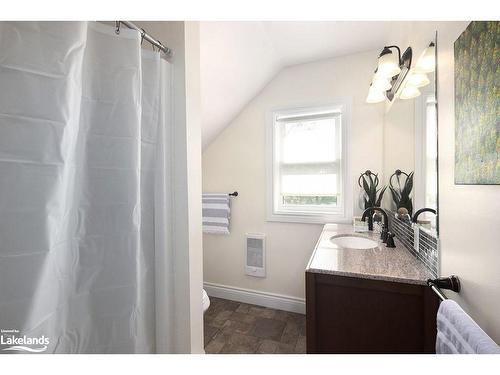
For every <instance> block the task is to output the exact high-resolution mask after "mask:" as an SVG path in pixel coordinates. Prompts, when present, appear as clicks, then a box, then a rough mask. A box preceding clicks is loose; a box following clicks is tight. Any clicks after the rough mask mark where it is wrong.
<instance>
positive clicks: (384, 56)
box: [377, 48, 401, 78]
mask: <svg viewBox="0 0 500 375" xmlns="http://www.w3.org/2000/svg"><path fill="white" fill-rule="evenodd" d="M399 72H401V69H400V68H399V58H398V56H397V55H396V54H394V53H392V51H391V50H390V49H388V48H384V50H383V51H382V53H381V54H380V57H379V58H378V67H377V74H379V75H380V76H382V77H385V78H390V77H394V76H396V75H398V74H399Z"/></svg>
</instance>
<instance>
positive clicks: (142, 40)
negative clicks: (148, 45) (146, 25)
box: [141, 29, 146, 46]
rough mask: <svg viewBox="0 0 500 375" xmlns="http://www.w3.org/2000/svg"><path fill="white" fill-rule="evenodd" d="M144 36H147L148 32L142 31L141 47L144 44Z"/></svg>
mask: <svg viewBox="0 0 500 375" xmlns="http://www.w3.org/2000/svg"><path fill="white" fill-rule="evenodd" d="M144 34H146V30H144V29H141V46H142V42H144Z"/></svg>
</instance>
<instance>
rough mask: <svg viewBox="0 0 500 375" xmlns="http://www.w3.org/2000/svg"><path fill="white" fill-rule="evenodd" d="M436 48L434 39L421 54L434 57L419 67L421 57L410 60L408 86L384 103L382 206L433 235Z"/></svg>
mask: <svg viewBox="0 0 500 375" xmlns="http://www.w3.org/2000/svg"><path fill="white" fill-rule="evenodd" d="M436 49H437V48H436V38H435V35H434V36H432V37H429V47H428V49H427V50H426V51H424V52H423V54H429V53H432V56H433V58H432V59H431V58H428V59H427V61H426V63H425V64H426V65H425V67H421V65H422V64H419V62H420V61H422V58H423V55H422V56H413V61H412V65H411V68H410V72H409V74H412V75H411V76H409V77H408V78H407V80H408V83H411V85H408V83H407V84H406V86H404V87H403V88H402V89H400V91H399V93H398V94H397V95H396V97H395V98H394V99H393V100H392V101H391V102H388V103H387V105H386V112H385V116H384V176H385V179H386V181H385V183H386V184H387V185H388V191H387V194H388V195H389V196H388V197H387V198H386V199H385V200H384V202H385V208H387V209H389V210H391V211H393V212H395V213H398V212H399V216H398V217H399V218H400V219H408V220H410V221H416V224H417V225H420V226H421V227H422V228H425V229H426V230H427V231H428V232H429V233H430V234H433V235H434V236H437V233H438V226H439V225H438V220H437V211H438V131H437V129H438V120H437V90H436V55H435V54H436ZM408 87H410V89H408V90H406V88H408ZM404 90H406V93H405V94H406V95H404V98H403V95H401V93H402V92H403V91H404ZM398 194H400V196H399V197H398ZM406 195H408V197H406ZM398 199H399V202H398ZM402 207H403V208H404V209H403V210H401V208H402ZM422 209H426V211H421V210H422ZM434 212H435V213H434ZM415 214H417V215H418V216H415Z"/></svg>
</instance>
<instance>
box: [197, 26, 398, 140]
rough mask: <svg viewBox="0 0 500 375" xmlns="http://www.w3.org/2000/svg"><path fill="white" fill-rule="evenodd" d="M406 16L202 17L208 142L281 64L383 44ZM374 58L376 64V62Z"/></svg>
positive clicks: (204, 124)
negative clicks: (219, 19)
mask: <svg viewBox="0 0 500 375" xmlns="http://www.w3.org/2000/svg"><path fill="white" fill-rule="evenodd" d="M401 23H402V22H382V21H377V22H366V21H355V22H347V21H342V22H340V21H332V22H288V21H283V22H278V21H276V22H274V21H273V22H265V21H261V22H248V21H247V22H201V23H200V42H201V50H200V59H201V105H202V141H203V147H204V148H205V147H206V146H207V145H208V144H210V142H212V141H213V140H214V139H215V137H217V135H218V134H219V133H220V132H221V131H222V130H223V129H224V128H225V127H226V126H227V125H229V123H230V122H231V121H232V120H233V119H234V118H235V117H236V116H237V115H238V113H239V112H240V111H241V110H242V109H243V108H244V107H245V106H246V104H247V103H248V102H249V101H250V100H252V98H253V97H254V96H256V95H257V94H258V93H259V91H260V90H262V89H263V88H264V87H265V86H266V85H267V83H268V82H269V81H270V80H271V79H272V78H273V77H274V76H275V75H276V74H277V73H278V72H279V71H280V70H281V69H283V68H285V67H287V66H290V65H295V64H302V63H306V62H311V61H316V60H321V59H325V58H329V57H335V56H342V55H348V54H351V53H356V52H361V51H368V50H372V49H377V48H380V49H382V47H383V46H384V44H385V43H386V42H388V41H387V37H388V35H389V33H390V31H391V30H393V29H394V28H399V27H401ZM375 63H376V62H375V61H374V65H375Z"/></svg>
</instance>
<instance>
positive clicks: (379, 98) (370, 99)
mask: <svg viewBox="0 0 500 375" xmlns="http://www.w3.org/2000/svg"><path fill="white" fill-rule="evenodd" d="M384 100H385V95H384V91H382V90H380V89H378V88H376V87H373V86H370V89H369V90H368V96H367V97H366V102H367V103H380V102H383V101H384Z"/></svg>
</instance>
